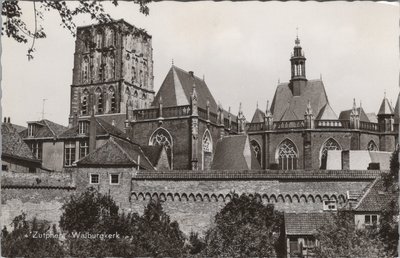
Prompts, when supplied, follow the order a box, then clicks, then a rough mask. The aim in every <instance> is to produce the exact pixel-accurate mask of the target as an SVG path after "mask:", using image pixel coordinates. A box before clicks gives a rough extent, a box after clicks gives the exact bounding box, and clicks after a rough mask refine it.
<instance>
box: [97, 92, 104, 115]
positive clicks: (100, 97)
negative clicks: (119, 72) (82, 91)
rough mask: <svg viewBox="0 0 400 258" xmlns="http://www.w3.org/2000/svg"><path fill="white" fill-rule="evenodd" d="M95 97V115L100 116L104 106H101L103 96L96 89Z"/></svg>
mask: <svg viewBox="0 0 400 258" xmlns="http://www.w3.org/2000/svg"><path fill="white" fill-rule="evenodd" d="M96 95H97V113H99V114H101V113H103V110H104V106H103V94H102V92H101V89H100V88H97V89H96Z"/></svg>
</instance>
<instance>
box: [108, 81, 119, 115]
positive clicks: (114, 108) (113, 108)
mask: <svg viewBox="0 0 400 258" xmlns="http://www.w3.org/2000/svg"><path fill="white" fill-rule="evenodd" d="M109 91H110V95H111V98H110V102H111V106H110V110H111V113H115V112H116V111H117V101H116V98H115V90H114V88H113V87H110V89H109Z"/></svg>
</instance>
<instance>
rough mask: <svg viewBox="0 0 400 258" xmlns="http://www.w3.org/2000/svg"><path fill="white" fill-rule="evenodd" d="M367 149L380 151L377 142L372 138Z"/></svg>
mask: <svg viewBox="0 0 400 258" xmlns="http://www.w3.org/2000/svg"><path fill="white" fill-rule="evenodd" d="M367 149H368V150H369V151H378V146H377V145H376V144H375V142H374V141H373V140H371V141H370V142H369V143H368V147H367Z"/></svg>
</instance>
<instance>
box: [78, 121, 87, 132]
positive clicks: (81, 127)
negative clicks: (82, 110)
mask: <svg viewBox="0 0 400 258" xmlns="http://www.w3.org/2000/svg"><path fill="white" fill-rule="evenodd" d="M88 128H89V123H88V122H87V121H79V128H78V133H79V134H86V133H87V132H88Z"/></svg>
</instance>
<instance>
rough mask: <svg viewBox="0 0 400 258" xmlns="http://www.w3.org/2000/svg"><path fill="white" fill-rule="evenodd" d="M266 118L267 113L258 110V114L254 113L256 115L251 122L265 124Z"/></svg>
mask: <svg viewBox="0 0 400 258" xmlns="http://www.w3.org/2000/svg"><path fill="white" fill-rule="evenodd" d="M264 116H265V113H264V112H263V111H262V110H261V109H259V108H257V109H256V112H254V115H253V118H252V119H251V122H252V123H261V122H264Z"/></svg>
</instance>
